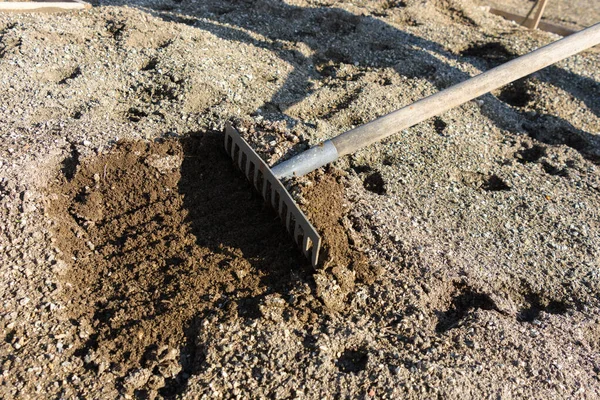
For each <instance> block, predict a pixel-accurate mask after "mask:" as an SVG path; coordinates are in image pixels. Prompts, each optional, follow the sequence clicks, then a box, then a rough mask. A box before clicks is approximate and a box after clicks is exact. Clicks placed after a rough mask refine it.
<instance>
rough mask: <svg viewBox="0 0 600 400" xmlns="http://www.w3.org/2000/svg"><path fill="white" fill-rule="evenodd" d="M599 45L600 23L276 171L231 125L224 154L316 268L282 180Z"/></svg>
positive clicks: (315, 246) (311, 236) (315, 247)
mask: <svg viewBox="0 0 600 400" xmlns="http://www.w3.org/2000/svg"><path fill="white" fill-rule="evenodd" d="M597 44H600V23H598V24H595V25H593V26H591V27H589V28H586V29H584V30H582V31H580V32H578V33H575V34H573V35H571V36H568V37H566V38H564V39H561V40H558V41H556V42H554V43H551V44H549V45H547V46H544V47H541V48H539V49H537V50H535V51H532V52H531V53H528V54H525V55H523V56H521V57H519V58H516V59H514V60H512V61H509V62H507V63H505V64H502V65H500V66H498V67H496V68H493V69H491V70H489V71H486V72H484V73H482V74H479V75H477V76H475V77H473V78H470V79H468V80H466V81H464V82H461V83H459V84H457V85H454V86H452V87H449V88H447V89H445V90H442V91H440V92H438V93H436V94H433V95H431V96H428V97H425V98H423V99H421V100H419V101H417V102H415V103H412V104H410V105H408V106H406V107H403V108H400V109H398V110H396V111H393V112H391V113H389V114H387V115H384V116H382V117H380V118H378V119H375V120H373V121H371V122H369V123H367V124H365V125H362V126H359V127H357V128H354V129H352V130H350V131H347V132H344V133H342V134H340V135H339V136H336V137H334V138H333V139H330V140H326V141H325V142H322V143H320V144H318V145H317V146H314V147H312V148H310V149H308V150H306V151H304V152H302V153H300V154H298V155H296V156H294V157H293V158H290V159H289V160H287V161H284V162H282V163H280V164H278V165H276V166H274V167H273V168H271V167H269V166H268V165H267V164H266V163H265V162H264V161H263V160H262V159H261V158H260V157H259V156H258V154H256V152H254V150H253V149H252V148H251V147H250V145H249V144H248V143H247V142H246V141H245V140H244V139H243V138H242V137H241V135H240V134H239V132H238V131H237V130H236V129H235V128H233V126H231V124H229V123H228V124H227V125H226V128H225V150H226V151H227V153H228V154H229V155H230V156H231V158H232V159H233V160H234V162H235V163H236V164H237V165H238V167H239V168H240V169H241V170H242V172H244V174H245V175H246V177H247V178H248V179H249V180H250V182H252V184H253V185H254V187H255V188H256V189H257V190H258V191H259V192H260V193H261V194H262V197H263V198H264V199H265V201H266V202H267V203H268V204H270V205H271V206H272V207H273V208H274V209H275V210H276V211H277V213H278V214H279V216H280V218H281V221H282V222H283V224H284V225H285V227H286V229H287V230H288V232H289V233H290V234H291V235H292V237H293V238H294V240H295V242H296V243H297V244H298V246H299V247H300V250H301V251H302V253H303V254H304V255H305V256H306V257H307V258H308V259H309V260H310V262H311V264H312V265H313V267H316V266H317V264H318V262H319V249H320V247H321V237H320V236H319V234H318V233H317V230H316V229H315V228H314V227H313V226H312V224H311V223H310V222H309V221H308V219H307V218H306V216H305V215H304V213H303V212H302V210H301V209H300V208H299V207H298V205H297V204H296V202H295V201H294V199H293V198H292V196H291V195H290V194H289V193H288V191H287V190H286V188H285V186H283V184H282V183H281V181H280V180H281V179H286V178H291V177H294V176H302V175H305V174H308V173H309V172H312V171H314V170H316V169H318V168H320V167H322V166H324V165H327V164H329V163H332V162H334V161H336V160H337V159H338V158H340V157H342V156H345V155H348V154H351V153H353V152H355V151H357V150H359V149H361V148H363V147H365V146H368V145H370V144H372V143H374V142H377V141H379V140H382V139H384V138H386V137H388V136H390V135H393V134H395V133H397V132H400V131H402V130H403V129H406V128H409V127H411V126H413V125H416V124H418V123H420V122H423V121H425V120H426V119H428V118H431V117H434V116H436V115H439V114H442V113H444V112H445V111H448V110H449V109H451V108H454V107H456V106H459V105H461V104H464V103H466V102H467V101H470V100H473V99H475V98H476V97H479V96H481V95H484V94H486V93H488V92H490V91H492V90H494V89H497V88H499V87H502V86H504V85H507V84H509V83H511V82H513V81H515V80H517V79H520V78H523V77H524V76H526V75H529V74H531V73H533V72H536V71H538V70H540V69H542V68H545V67H547V66H549V65H551V64H554V63H556V62H558V61H560V60H562V59H565V58H567V57H570V56H572V55H574V54H577V53H579V52H581V51H583V50H585V49H587V48H590V47H593V46H595V45H597Z"/></svg>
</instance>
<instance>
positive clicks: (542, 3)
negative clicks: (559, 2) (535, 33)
mask: <svg viewBox="0 0 600 400" xmlns="http://www.w3.org/2000/svg"><path fill="white" fill-rule="evenodd" d="M547 3H548V0H538V2H537V6H538V8H537V10H536V11H535V15H534V16H533V21H532V23H531V25H529V26H528V28H529V29H537V27H538V25H539V24H540V20H541V19H542V14H544V10H545V9H546V4H547Z"/></svg>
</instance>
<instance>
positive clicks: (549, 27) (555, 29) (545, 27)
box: [489, 8, 577, 36]
mask: <svg viewBox="0 0 600 400" xmlns="http://www.w3.org/2000/svg"><path fill="white" fill-rule="evenodd" d="M489 11H490V13H492V14H494V15H499V16H501V17H504V18H506V19H508V20H510V21H515V22H519V23H520V22H521V21H523V16H521V15H518V14H513V13H509V12H508V11H504V10H498V9H497V8H490V9H489ZM529 22H531V23H533V20H532V19H531V18H529V19H527V20H526V21H525V22H523V25H526V24H527V23H529ZM538 28H539V29H540V30H542V31H546V32H551V33H556V34H557V35H560V36H569V35H572V34H574V33H575V32H577V31H574V30H573V29H569V28H565V27H564V26H560V25H556V24H551V23H549V22H544V21H541V22H540V23H539V26H538Z"/></svg>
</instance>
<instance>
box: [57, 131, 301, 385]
mask: <svg viewBox="0 0 600 400" xmlns="http://www.w3.org/2000/svg"><path fill="white" fill-rule="evenodd" d="M220 140H221V136H220V135H218V134H216V133H215V134H213V133H203V134H197V135H194V136H192V137H190V138H188V139H185V140H183V141H178V140H161V141H158V142H121V143H118V144H117V145H116V146H115V148H114V149H113V150H112V151H111V152H110V153H109V154H107V155H102V156H99V157H96V158H93V159H89V160H86V161H84V162H82V163H81V164H79V165H76V166H75V168H76V170H73V168H71V169H70V170H68V171H63V172H65V176H64V177H63V178H62V179H61V180H60V182H59V183H58V184H56V185H55V186H54V187H53V188H52V190H51V191H52V192H54V193H55V195H54V196H53V197H54V201H53V203H52V208H53V214H54V218H55V219H56V220H57V221H58V222H59V223H58V224H57V230H58V233H59V234H58V235H57V236H58V238H59V240H58V243H57V245H58V247H59V248H60V249H61V250H62V251H63V252H64V253H65V256H64V259H66V260H72V265H71V267H70V269H69V272H68V274H67V275H66V276H65V281H66V282H68V283H69V284H70V285H71V286H70V290H68V291H67V292H66V296H67V299H66V300H67V301H68V302H69V303H71V304H70V313H71V317H72V319H73V321H74V323H75V324H77V325H78V326H79V328H80V332H81V333H80V337H81V338H82V339H85V340H83V341H82V342H81V343H80V345H81V347H80V351H79V353H80V355H81V357H82V358H83V359H84V361H85V362H86V364H87V365H88V366H89V368H92V369H97V370H105V369H107V368H110V369H111V370H112V371H114V372H115V373H116V374H117V375H118V376H120V377H121V378H122V385H123V389H124V390H125V391H126V392H131V391H136V390H137V391H140V390H146V389H151V390H160V391H162V392H163V394H170V393H171V392H174V391H176V390H181V387H182V384H184V383H185V382H186V380H187V379H188V378H189V376H190V375H192V374H194V372H195V369H197V368H199V366H201V364H202V357H203V351H202V349H201V348H197V347H196V345H195V341H196V338H197V335H198V329H199V324H200V323H201V322H202V321H203V320H204V319H205V317H206V316H207V315H208V314H210V313H211V312H214V310H219V309H222V308H223V307H225V308H226V309H227V312H226V315H227V317H228V318H230V319H236V318H238V316H250V317H252V316H257V315H258V308H257V304H258V303H257V302H256V301H253V299H254V300H256V299H257V298H258V297H260V296H262V295H265V294H268V293H270V292H274V291H282V290H286V289H287V287H288V286H290V285H294V283H295V282H296V281H297V280H299V279H305V278H307V277H308V276H309V269H308V268H310V266H309V265H307V262H306V261H305V260H304V259H303V258H302V257H301V255H300V253H299V252H298V251H297V249H296V248H295V247H294V245H293V242H292V241H291V240H287V237H286V232H285V231H284V229H283V227H282V226H281V225H280V223H279V221H277V220H276V219H275V218H269V217H268V214H267V210H265V209H264V207H263V205H262V201H261V200H260V198H259V196H258V195H254V194H253V192H252V191H251V190H250V186H249V185H248V184H247V183H246V182H245V181H244V179H243V177H242V176H241V174H239V173H238V172H237V171H235V169H234V167H233V166H232V165H231V163H230V162H229V160H228V159H227V157H225V155H224V154H221V153H220V152H219V150H220V149H221V142H220ZM71 167H74V165H71ZM69 178H71V179H69ZM176 388H177V389H176Z"/></svg>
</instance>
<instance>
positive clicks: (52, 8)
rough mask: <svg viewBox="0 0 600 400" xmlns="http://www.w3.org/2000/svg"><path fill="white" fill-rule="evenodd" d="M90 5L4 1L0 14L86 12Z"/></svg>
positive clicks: (0, 7) (83, 3)
mask: <svg viewBox="0 0 600 400" xmlns="http://www.w3.org/2000/svg"><path fill="white" fill-rule="evenodd" d="M90 8H92V5H91V4H90V3H85V2H83V1H56V2H41V1H6V2H4V1H3V2H0V12H61V11H75V10H88V9H90Z"/></svg>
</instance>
